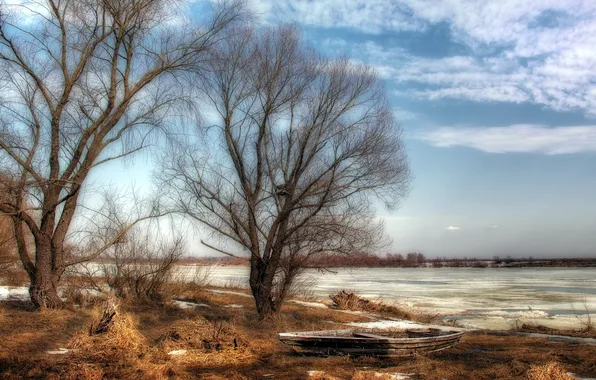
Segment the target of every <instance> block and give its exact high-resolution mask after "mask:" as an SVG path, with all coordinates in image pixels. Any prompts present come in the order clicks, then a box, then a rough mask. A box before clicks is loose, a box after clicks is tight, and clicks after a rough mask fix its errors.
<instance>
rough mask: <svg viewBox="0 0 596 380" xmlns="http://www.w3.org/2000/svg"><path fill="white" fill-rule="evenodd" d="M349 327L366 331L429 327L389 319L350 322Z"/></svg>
mask: <svg viewBox="0 0 596 380" xmlns="http://www.w3.org/2000/svg"><path fill="white" fill-rule="evenodd" d="M346 324H347V325H348V326H354V327H362V328H365V329H379V330H388V329H418V328H425V327H427V326H425V325H421V324H419V323H416V322H412V321H406V320H389V319H380V320H378V321H374V322H349V323H346Z"/></svg>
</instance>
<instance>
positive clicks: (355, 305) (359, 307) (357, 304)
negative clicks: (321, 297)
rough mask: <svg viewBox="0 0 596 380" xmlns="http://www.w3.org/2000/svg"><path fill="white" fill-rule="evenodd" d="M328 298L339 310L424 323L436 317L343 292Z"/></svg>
mask: <svg viewBox="0 0 596 380" xmlns="http://www.w3.org/2000/svg"><path fill="white" fill-rule="evenodd" d="M329 298H330V299H331V301H332V302H333V307H335V308H337V309H340V310H353V311H365V312H369V313H377V314H382V315H389V316H391V317H396V318H400V319H407V320H410V321H417V322H425V323H428V322H430V321H431V320H433V319H434V318H435V317H436V316H432V315H428V314H422V313H413V312H410V311H407V310H404V309H402V308H399V307H397V306H394V305H388V304H387V303H385V302H383V301H371V300H368V299H366V298H363V297H360V296H359V295H357V294H356V293H352V292H346V291H345V290H341V291H340V292H339V293H337V294H333V295H330V296H329Z"/></svg>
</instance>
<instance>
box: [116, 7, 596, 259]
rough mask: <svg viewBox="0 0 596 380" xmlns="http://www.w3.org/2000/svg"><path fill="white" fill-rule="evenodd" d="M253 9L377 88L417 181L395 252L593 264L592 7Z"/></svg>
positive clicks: (397, 228) (595, 74) (392, 220)
mask: <svg viewBox="0 0 596 380" xmlns="http://www.w3.org/2000/svg"><path fill="white" fill-rule="evenodd" d="M252 1H253V3H252V6H253V8H254V9H255V10H256V11H257V12H258V14H259V17H260V22H261V23H263V24H276V23H281V22H293V23H296V24H298V25H299V26H300V27H301V28H302V29H303V31H304V35H305V37H306V39H307V40H308V42H309V44H311V45H312V46H313V47H315V48H317V49H318V50H320V51H321V52H322V53H324V54H326V55H328V56H338V55H344V56H345V55H347V56H349V57H351V58H352V59H354V60H356V61H360V62H364V63H367V64H370V65H372V66H374V67H376V69H377V71H378V73H379V74H380V76H381V77H382V78H383V79H384V80H385V81H386V84H387V88H388V92H389V94H390V99H391V102H392V105H393V107H394V110H395V114H396V115H397V117H398V119H399V120H400V122H401V124H402V127H403V129H404V131H405V134H404V138H405V140H406V145H407V147H408V152H409V157H410V161H411V166H412V169H413V171H414V173H415V176H416V179H415V180H414V182H413V184H412V191H411V194H410V196H409V198H408V199H407V200H406V201H405V202H404V203H403V206H402V207H401V209H400V210H399V211H397V212H392V213H387V212H385V211H383V210H380V214H381V215H382V216H383V217H384V218H385V220H386V222H387V229H388V232H389V234H390V235H391V237H392V238H393V240H394V243H393V250H394V251H396V252H410V251H418V252H423V253H425V254H426V255H427V256H430V257H434V256H459V257H462V256H468V257H472V256H475V257H491V256H493V255H501V256H504V255H512V256H534V257H538V256H596V1H594V0H586V1H581V0H534V1H531V0H499V1H496V0H494V1H493V0H491V1H487V0H444V1H439V0H433V1H425V0H350V1H343V0H318V1H307V0H292V1H289V0H275V1H274V0H269V1H257V0H252ZM109 170H112V173H114V174H115V175H122V176H123V177H125V178H126V179H127V180H134V179H135V178H136V179H137V180H138V179H139V178H140V177H138V176H140V175H141V174H139V173H140V172H139V171H138V170H136V169H134V168H131V167H130V166H129V168H128V169H122V168H110V169H109ZM141 181H142V179H141Z"/></svg>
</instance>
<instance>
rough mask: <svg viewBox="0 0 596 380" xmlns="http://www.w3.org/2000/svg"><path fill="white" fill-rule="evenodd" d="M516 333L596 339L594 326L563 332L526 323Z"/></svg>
mask: <svg viewBox="0 0 596 380" xmlns="http://www.w3.org/2000/svg"><path fill="white" fill-rule="evenodd" d="M516 331H519V332H527V333H536V334H549V335H565V336H573V337H578V338H596V329H594V326H592V325H588V326H587V327H585V328H582V329H578V330H561V329H553V328H550V327H546V326H543V325H535V324H529V323H524V324H522V325H521V326H520V327H518V328H517V329H516Z"/></svg>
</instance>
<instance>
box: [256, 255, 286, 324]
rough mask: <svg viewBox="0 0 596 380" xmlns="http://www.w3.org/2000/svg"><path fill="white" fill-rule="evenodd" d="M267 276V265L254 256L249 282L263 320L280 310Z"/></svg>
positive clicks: (260, 317)
mask: <svg viewBox="0 0 596 380" xmlns="http://www.w3.org/2000/svg"><path fill="white" fill-rule="evenodd" d="M266 278H267V265H266V264H265V263H263V262H262V261H260V260H257V259H255V258H254V257H253V258H252V259H251V262H250V281H249V282H250V289H251V291H252V295H253V298H254V299H255V306H256V307H257V313H258V314H259V319H261V320H264V319H268V318H271V317H272V316H274V315H275V314H277V312H278V311H279V309H278V308H277V305H276V304H275V301H274V300H273V295H272V294H271V293H272V289H273V286H272V284H268V283H267V281H266Z"/></svg>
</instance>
